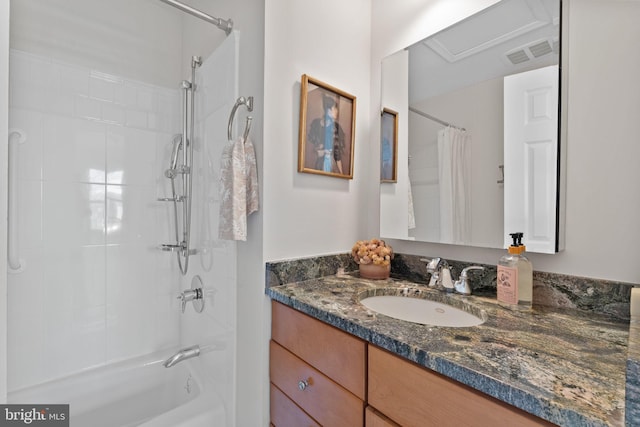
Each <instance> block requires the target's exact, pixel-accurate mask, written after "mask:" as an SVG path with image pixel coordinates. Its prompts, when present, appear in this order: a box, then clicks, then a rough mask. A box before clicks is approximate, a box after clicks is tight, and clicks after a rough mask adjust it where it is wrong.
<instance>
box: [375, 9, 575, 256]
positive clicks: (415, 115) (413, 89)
mask: <svg viewBox="0 0 640 427" xmlns="http://www.w3.org/2000/svg"><path fill="white" fill-rule="evenodd" d="M561 8H562V4H561V0H501V1H499V2H497V3H495V4H493V5H492V6H490V7H488V8H487V9H484V10H482V11H480V12H478V13H476V14H475V15H472V16H470V17H465V18H464V19H462V20H461V21H459V22H458V23H456V24H454V25H452V26H450V27H448V28H446V29H444V30H442V31H439V32H438V33H436V34H433V35H431V36H429V37H427V38H425V39H424V40H421V41H420V42H418V43H415V44H413V45H411V46H408V47H407V48H405V49H403V50H402V51H400V52H397V53H395V54H393V55H390V56H389V57H387V58H385V59H384V60H383V61H382V89H381V100H382V105H381V108H389V109H392V110H394V111H398V112H399V117H400V120H399V135H398V140H399V148H398V176H397V181H396V182H395V183H386V182H383V183H381V184H380V234H381V236H382V237H386V238H395V239H405V240H416V241H423V242H435V243H448V244H458V245H465V246H477V247H487V248H502V247H505V246H508V243H509V241H510V240H505V239H508V238H509V236H508V234H509V233H512V232H516V231H521V232H524V233H525V239H524V241H525V243H526V245H527V249H528V250H529V251H531V252H544V253H554V252H558V251H559V250H561V249H563V244H564V242H563V238H562V227H561V224H562V223H563V220H562V210H563V197H564V196H563V195H562V194H561V191H560V188H562V185H563V178H562V173H561V172H562V169H563V168H562V167H561V163H562V162H561V161H560V160H564V159H563V157H562V153H561V151H562V144H561V141H562V140H563V130H562V126H561V123H562V122H563V120H561V117H560V116H561V113H563V111H562V108H561V104H562V102H561V99H562V98H563V97H562V96H561V92H562V90H561V87H562V85H561V77H562V73H561V67H560V61H561V59H560V58H561V55H560V50H561V49H560V45H561V43H560V40H561V35H560V32H561V25H560V23H561V15H562V14H561ZM565 86H566V85H565ZM563 90H564V89H563Z"/></svg>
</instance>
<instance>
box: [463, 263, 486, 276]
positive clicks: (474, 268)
mask: <svg viewBox="0 0 640 427" xmlns="http://www.w3.org/2000/svg"><path fill="white" fill-rule="evenodd" d="M469 270H484V267H481V266H479V265H472V266H470V267H466V268H464V269H463V270H462V272H460V278H462V277H464V278H467V277H469V275H468V274H467V271H469Z"/></svg>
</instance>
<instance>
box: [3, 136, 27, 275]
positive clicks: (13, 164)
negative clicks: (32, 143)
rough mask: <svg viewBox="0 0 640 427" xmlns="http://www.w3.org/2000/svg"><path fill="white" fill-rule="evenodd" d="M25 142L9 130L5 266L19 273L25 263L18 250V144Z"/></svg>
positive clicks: (23, 138) (22, 137)
mask: <svg viewBox="0 0 640 427" xmlns="http://www.w3.org/2000/svg"><path fill="white" fill-rule="evenodd" d="M24 141H26V135H25V132H24V131H21V130H18V129H10V130H9V150H8V154H9V165H8V166H9V167H8V169H9V171H8V172H9V173H8V178H9V180H8V181H9V188H8V192H9V207H8V208H9V209H8V212H7V223H8V233H7V264H8V267H9V272H11V273H19V272H21V271H23V270H24V267H25V262H24V260H22V259H20V254H19V248H18V240H19V238H18V237H19V235H18V227H19V224H18V218H19V213H18V208H19V206H18V186H19V185H20V184H19V173H18V172H19V170H18V162H19V157H18V144H22V143H23V142H24Z"/></svg>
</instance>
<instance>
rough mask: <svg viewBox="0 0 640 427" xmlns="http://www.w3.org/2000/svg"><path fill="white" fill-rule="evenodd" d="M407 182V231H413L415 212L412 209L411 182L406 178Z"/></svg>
mask: <svg viewBox="0 0 640 427" xmlns="http://www.w3.org/2000/svg"><path fill="white" fill-rule="evenodd" d="M407 182H408V183H409V185H408V186H407V189H408V193H409V194H408V196H409V197H408V200H407V201H408V206H407V208H408V212H407V216H408V221H409V224H408V227H407V228H408V229H409V230H413V229H414V228H416V212H415V210H414V209H413V192H412V191H411V180H410V179H409V178H407Z"/></svg>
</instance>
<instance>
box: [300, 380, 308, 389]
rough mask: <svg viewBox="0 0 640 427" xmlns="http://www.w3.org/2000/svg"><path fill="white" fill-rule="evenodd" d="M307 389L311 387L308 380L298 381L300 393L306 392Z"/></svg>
mask: <svg viewBox="0 0 640 427" xmlns="http://www.w3.org/2000/svg"><path fill="white" fill-rule="evenodd" d="M307 387H309V381H307V380H300V381H298V389H299V390H300V391H305V390H306V388H307Z"/></svg>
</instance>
